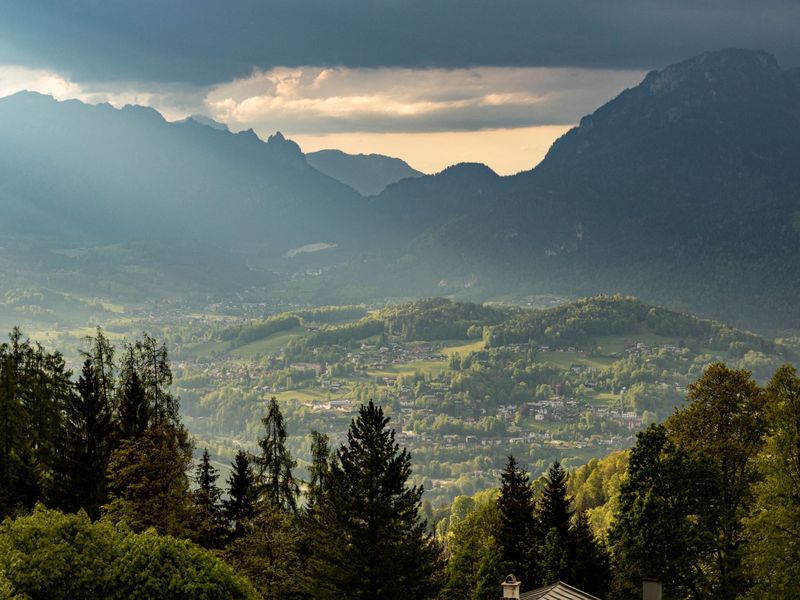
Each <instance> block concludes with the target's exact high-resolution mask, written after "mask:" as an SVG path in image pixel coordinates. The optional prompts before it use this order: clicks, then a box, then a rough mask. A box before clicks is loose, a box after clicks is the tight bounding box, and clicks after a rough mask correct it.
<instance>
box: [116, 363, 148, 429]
mask: <svg viewBox="0 0 800 600" xmlns="http://www.w3.org/2000/svg"><path fill="white" fill-rule="evenodd" d="M137 368H138V367H137V364H136V358H135V356H134V350H133V348H132V347H128V353H127V356H126V357H125V361H124V363H123V367H122V373H121V375H120V377H121V382H120V386H119V390H120V397H119V400H118V403H117V404H118V407H119V408H118V410H119V417H118V423H119V438H120V440H126V439H130V438H134V437H138V436H140V435H142V433H144V431H145V430H146V429H147V427H148V425H149V424H150V412H151V411H150V406H149V404H148V401H147V396H146V395H145V390H144V386H143V385H142V380H141V377H140V375H139V372H138V371H137Z"/></svg>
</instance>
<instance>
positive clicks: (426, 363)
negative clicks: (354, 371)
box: [367, 360, 448, 377]
mask: <svg viewBox="0 0 800 600" xmlns="http://www.w3.org/2000/svg"><path fill="white" fill-rule="evenodd" d="M447 368H448V367H447V361H444V360H415V361H413V362H408V363H404V364H402V365H388V366H386V367H383V368H382V369H372V370H369V371H367V375H369V376H370V377H396V376H398V375H413V374H414V373H422V374H424V375H433V376H436V375H438V374H439V373H442V372H444V371H446V370H447Z"/></svg>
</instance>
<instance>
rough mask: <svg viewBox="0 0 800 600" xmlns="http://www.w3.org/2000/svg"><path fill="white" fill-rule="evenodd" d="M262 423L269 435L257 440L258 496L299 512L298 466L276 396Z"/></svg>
mask: <svg viewBox="0 0 800 600" xmlns="http://www.w3.org/2000/svg"><path fill="white" fill-rule="evenodd" d="M261 422H262V423H263V424H264V429H265V430H266V433H265V435H264V437H262V438H260V439H259V440H258V445H259V446H260V448H261V455H260V456H259V457H258V468H259V472H258V484H257V485H258V489H259V495H260V497H261V498H263V500H264V501H265V502H267V503H268V504H270V505H271V506H274V507H275V508H279V509H282V510H286V511H290V512H293V513H294V512H297V497H298V496H299V495H300V485H299V484H298V481H297V479H295V477H294V475H293V474H292V469H293V468H295V466H297V463H296V462H295V461H294V459H292V455H291V453H290V452H289V450H288V449H287V448H286V425H285V424H284V420H283V415H282V414H281V411H280V408H279V407H278V402H277V401H276V400H275V397H274V396H273V397H272V398H271V399H270V401H269V408H268V409H267V416H265V417H264V418H263V419H262V420H261Z"/></svg>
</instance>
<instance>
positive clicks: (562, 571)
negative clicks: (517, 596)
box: [536, 461, 574, 585]
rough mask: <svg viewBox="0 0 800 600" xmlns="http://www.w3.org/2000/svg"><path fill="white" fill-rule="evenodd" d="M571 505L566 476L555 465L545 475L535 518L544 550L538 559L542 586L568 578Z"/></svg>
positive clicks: (564, 472)
mask: <svg viewBox="0 0 800 600" xmlns="http://www.w3.org/2000/svg"><path fill="white" fill-rule="evenodd" d="M570 504H571V500H570V498H568V497H567V473H566V471H564V469H563V468H561V463H559V462H558V461H556V462H554V463H553V465H552V466H551V467H550V469H548V471H547V476H546V477H545V485H544V488H543V489H542V493H541V495H540V497H539V502H538V507H537V508H538V510H537V515H536V516H537V528H538V530H539V536H540V538H539V539H540V544H541V547H542V548H543V549H544V550H543V552H542V556H541V557H540V559H539V568H540V570H541V573H542V581H541V583H542V585H549V584H551V583H554V582H555V581H558V580H559V579H565V578H566V577H567V576H568V574H569V570H568V566H569V561H568V552H569V548H570V545H571V540H570V532H569V527H570V519H571V518H572V514H573V512H574V511H573V510H572V509H571V508H570Z"/></svg>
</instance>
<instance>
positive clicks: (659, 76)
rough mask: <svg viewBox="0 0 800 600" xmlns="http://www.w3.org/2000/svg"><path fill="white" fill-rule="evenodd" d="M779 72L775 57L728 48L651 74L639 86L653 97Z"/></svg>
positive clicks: (774, 74) (768, 75)
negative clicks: (687, 88) (688, 88)
mask: <svg viewBox="0 0 800 600" xmlns="http://www.w3.org/2000/svg"><path fill="white" fill-rule="evenodd" d="M779 73H780V67H779V66H778V61H777V60H776V58H775V57H774V56H773V55H772V54H769V53H768V52H764V51H761V50H744V49H740V48H729V49H727V50H718V51H715V52H705V53H703V54H700V55H698V56H695V57H693V58H690V59H688V60H685V61H682V62H680V63H676V64H674V65H670V66H668V67H665V68H664V69H661V70H657V71H650V72H649V73H648V74H647V76H646V77H645V79H644V81H643V82H642V83H641V85H640V87H643V88H644V89H646V90H647V91H648V92H649V93H650V94H652V95H656V96H658V95H665V94H668V93H670V92H675V91H678V90H679V89H680V88H683V87H685V86H687V85H689V86H693V87H705V88H712V89H713V88H714V87H717V86H723V87H725V86H729V85H740V84H747V85H752V83H753V81H754V80H759V79H763V78H775V77H776V76H777V75H778V74H779Z"/></svg>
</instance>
